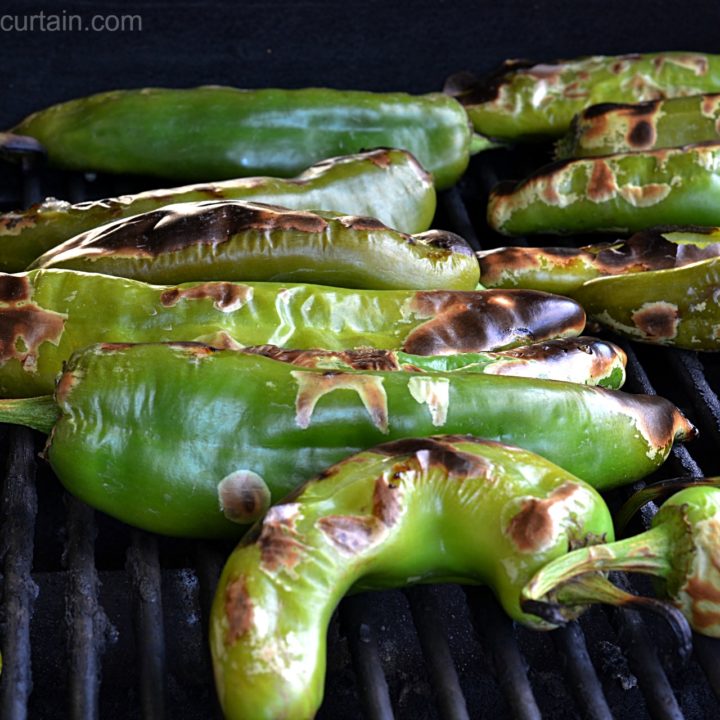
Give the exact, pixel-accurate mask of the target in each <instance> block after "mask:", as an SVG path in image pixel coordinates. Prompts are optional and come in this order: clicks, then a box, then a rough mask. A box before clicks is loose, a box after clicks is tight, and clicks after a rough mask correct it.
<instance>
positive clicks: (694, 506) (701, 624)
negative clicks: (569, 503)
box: [523, 479, 720, 637]
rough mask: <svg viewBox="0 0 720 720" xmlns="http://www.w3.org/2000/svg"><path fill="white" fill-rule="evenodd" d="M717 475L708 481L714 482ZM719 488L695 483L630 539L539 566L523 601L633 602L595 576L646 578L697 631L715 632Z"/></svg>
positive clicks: (718, 619)
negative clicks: (650, 578)
mask: <svg viewBox="0 0 720 720" xmlns="http://www.w3.org/2000/svg"><path fill="white" fill-rule="evenodd" d="M717 482H718V481H717V479H715V480H714V483H715V485H717ZM718 536H720V489H718V488H717V487H713V486H708V485H702V484H698V485H697V486H695V487H689V488H685V489H683V490H680V492H678V493H676V494H675V495H673V496H672V497H671V498H670V499H669V500H667V501H666V502H665V503H664V504H663V506H662V507H661V508H660V510H659V511H658V513H657V514H656V515H655V517H654V518H653V521H652V527H651V529H650V530H647V531H646V532H643V533H640V534H639V535H636V536H634V537H629V538H625V539H623V540H618V541H617V542H615V543H609V544H606V545H598V547H597V548H594V549H591V548H586V549H579V550H575V551H573V552H572V553H569V554H568V555H566V556H565V557H563V558H558V559H557V560H554V561H553V562H551V563H549V564H548V565H547V566H545V567H544V568H542V569H541V570H540V571H539V572H538V573H537V575H536V576H535V577H534V578H533V579H532V580H531V582H530V583H529V584H528V585H527V587H526V588H525V589H524V590H523V599H524V600H525V599H530V600H539V601H541V602H549V603H550V604H555V605H557V604H560V605H568V606H575V607H576V608H577V607H578V606H582V605H587V604H590V603H593V602H605V603H610V604H615V605H625V604H633V603H635V602H636V601H637V599H636V598H635V596H633V595H631V594H629V593H626V592H624V591H623V590H620V589H619V588H616V587H615V586H614V585H612V584H611V583H610V581H608V580H606V579H605V578H604V577H603V576H601V575H599V574H600V573H601V572H607V571H611V570H621V571H622V570H624V571H627V572H633V573H645V574H648V575H652V576H654V577H656V578H658V580H659V581H660V587H661V590H662V592H663V594H664V595H666V596H667V597H668V598H669V599H670V601H671V602H672V603H673V604H674V605H675V606H676V607H678V608H679V609H680V610H681V611H682V613H683V614H684V615H685V617H686V618H687V620H688V621H689V622H690V624H691V625H692V627H693V628H694V629H695V630H696V631H697V632H699V633H702V634H704V635H710V636H712V637H720V562H719V560H720V544H718Z"/></svg>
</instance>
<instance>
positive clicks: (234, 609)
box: [225, 575, 254, 645]
mask: <svg viewBox="0 0 720 720" xmlns="http://www.w3.org/2000/svg"><path fill="white" fill-rule="evenodd" d="M253 613H254V610H253V603H252V600H251V599H250V595H249V593H248V589H247V580H246V578H245V576H244V575H240V576H239V577H237V578H235V579H234V580H233V581H232V582H229V583H228V584H227V587H226V588H225V616H226V618H227V621H228V628H227V633H226V635H225V644H226V645H232V644H234V643H235V642H237V641H238V640H239V639H240V638H241V637H242V636H243V635H245V634H246V633H247V632H249V630H250V628H252V625H253Z"/></svg>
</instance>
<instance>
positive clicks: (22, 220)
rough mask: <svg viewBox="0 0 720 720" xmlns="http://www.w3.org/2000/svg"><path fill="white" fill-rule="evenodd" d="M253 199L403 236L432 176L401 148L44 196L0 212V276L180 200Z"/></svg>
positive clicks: (421, 212)
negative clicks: (280, 168)
mask: <svg viewBox="0 0 720 720" xmlns="http://www.w3.org/2000/svg"><path fill="white" fill-rule="evenodd" d="M202 200H253V201H256V202H266V203H272V204H275V205H282V206H283V207H286V208H291V209H295V210H307V209H312V208H319V209H322V210H335V211H338V212H343V213H348V214H352V215H369V216H370V217H376V218H378V219H379V220H380V221H381V222H383V223H385V224H386V225H387V226H388V227H391V228H396V229H397V230H399V231H401V232H405V233H418V232H424V231H425V230H427V229H428V228H429V227H430V223H431V222H432V219H433V215H434V214H435V187H434V185H433V183H432V178H431V176H430V175H429V174H428V173H427V172H426V171H425V170H424V169H423V168H422V167H421V165H420V163H418V162H417V160H415V158H414V157H413V156H412V155H411V154H410V153H407V152H405V151H404V150H385V149H380V150H371V151H369V152H365V153H359V154H357V155H348V156H343V157H336V158H332V159H331V160H323V161H322V162H319V163H316V164H315V165H313V166H312V167H310V168H308V169H307V170H305V171H304V172H303V173H302V174H301V175H298V176H297V177H296V178H293V179H291V180H285V179H281V178H273V177H263V178H242V179H235V180H228V181H226V182H216V183H206V184H201V185H188V186H185V187H176V188H169V189H166V190H149V191H147V192H143V193H139V194H137V195H122V196H120V197H115V198H106V199H104V200H93V201H91V202H83V203H78V204H76V205H70V204H69V203H66V202H61V201H58V200H55V199H54V198H49V199H47V200H45V202H43V203H41V204H39V205H34V206H33V207H31V208H30V209H29V210H24V211H17V212H9V213H4V214H0V271H3V272H19V271H21V270H25V269H26V268H27V266H28V265H29V264H30V263H31V262H32V261H33V260H35V258H37V257H39V256H40V255H42V254H43V253H44V252H46V251H47V250H50V248H53V247H55V246H56V245H59V244H60V243H62V242H65V240H69V239H70V238H72V237H74V236H75V235H79V234H80V233H84V232H86V231H88V230H92V229H93V228H96V227H98V226H100V225H105V224H106V223H109V222H113V221H115V220H119V219H121V218H126V217H130V216H131V215H139V214H140V213H144V212H150V211H151V210H157V209H158V208H160V207H164V206H165V205H170V204H172V203H178V202H194V201H202Z"/></svg>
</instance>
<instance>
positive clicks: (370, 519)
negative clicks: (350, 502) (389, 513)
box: [316, 515, 383, 555]
mask: <svg viewBox="0 0 720 720" xmlns="http://www.w3.org/2000/svg"><path fill="white" fill-rule="evenodd" d="M316 525H317V526H318V528H319V529H320V531H321V532H322V533H323V534H324V535H325V536H326V537H327V538H328V540H330V542H332V544H333V545H334V546H335V547H336V548H338V549H339V550H341V551H342V552H344V553H346V554H347V555H357V554H359V553H361V552H363V551H364V550H366V549H367V548H368V547H370V545H372V544H373V543H374V542H375V541H376V540H377V539H378V538H379V537H380V536H381V535H382V531H383V527H382V525H381V523H380V522H379V521H378V519H377V518H376V517H374V516H367V515H326V516H324V517H321V518H319V519H318V521H317V523H316Z"/></svg>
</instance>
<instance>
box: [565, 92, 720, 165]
mask: <svg viewBox="0 0 720 720" xmlns="http://www.w3.org/2000/svg"><path fill="white" fill-rule="evenodd" d="M719 141H720V94H710V95H693V96H690V97H679V98H670V99H667V100H651V101H648V102H644V103H629V104H615V103H608V104H606V105H593V106H592V107H589V108H587V109H585V110H583V111H582V112H581V113H580V114H579V115H576V116H575V118H574V119H573V122H572V126H571V128H570V131H569V132H568V134H567V135H566V136H565V137H563V138H561V139H560V140H558V142H557V143H556V144H555V158H556V159H557V160H563V159H567V158H584V157H598V156H600V155H612V154H616V153H628V152H643V151H646V150H657V149H659V148H669V147H679V146H683V145H692V144H697V143H702V142H719Z"/></svg>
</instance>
